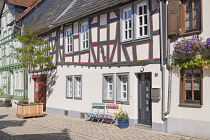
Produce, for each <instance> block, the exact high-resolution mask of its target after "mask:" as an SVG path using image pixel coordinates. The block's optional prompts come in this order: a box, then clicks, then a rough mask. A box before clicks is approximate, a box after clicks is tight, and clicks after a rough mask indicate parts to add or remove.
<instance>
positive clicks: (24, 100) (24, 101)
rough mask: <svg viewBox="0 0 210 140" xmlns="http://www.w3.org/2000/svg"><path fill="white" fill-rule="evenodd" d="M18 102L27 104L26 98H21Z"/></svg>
mask: <svg viewBox="0 0 210 140" xmlns="http://www.w3.org/2000/svg"><path fill="white" fill-rule="evenodd" d="M18 103H19V104H29V102H28V98H23V99H22V100H20V101H19V102H18Z"/></svg>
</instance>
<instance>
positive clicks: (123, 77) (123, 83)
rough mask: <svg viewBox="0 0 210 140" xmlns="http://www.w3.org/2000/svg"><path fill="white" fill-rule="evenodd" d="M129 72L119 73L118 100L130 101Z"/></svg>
mask: <svg viewBox="0 0 210 140" xmlns="http://www.w3.org/2000/svg"><path fill="white" fill-rule="evenodd" d="M128 85H129V81H128V74H117V102H123V103H129V89H128Z"/></svg>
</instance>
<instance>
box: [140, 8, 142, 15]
mask: <svg viewBox="0 0 210 140" xmlns="http://www.w3.org/2000/svg"><path fill="white" fill-rule="evenodd" d="M139 15H142V6H140V7H139Z"/></svg>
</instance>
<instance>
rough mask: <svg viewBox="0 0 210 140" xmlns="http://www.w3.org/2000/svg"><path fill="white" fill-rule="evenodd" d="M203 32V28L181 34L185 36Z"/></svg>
mask: <svg viewBox="0 0 210 140" xmlns="http://www.w3.org/2000/svg"><path fill="white" fill-rule="evenodd" d="M202 32H203V30H197V31H191V32H184V33H180V35H182V36H184V35H193V34H200V33H202Z"/></svg>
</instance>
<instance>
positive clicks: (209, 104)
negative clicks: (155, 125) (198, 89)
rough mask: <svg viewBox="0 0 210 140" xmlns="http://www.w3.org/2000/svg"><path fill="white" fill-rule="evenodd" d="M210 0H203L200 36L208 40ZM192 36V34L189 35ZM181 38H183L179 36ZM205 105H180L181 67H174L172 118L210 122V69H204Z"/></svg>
mask: <svg viewBox="0 0 210 140" xmlns="http://www.w3.org/2000/svg"><path fill="white" fill-rule="evenodd" d="M209 5H210V1H203V5H202V7H203V32H202V33H201V34H200V36H201V37H202V38H203V39H204V40H206V39H207V38H208V37H210V26H209V19H210V14H208V13H210V8H209ZM188 37H192V36H188ZM176 39H177V38H175V37H174V38H172V39H171V41H172V42H171V53H172V52H173V45H174V41H176ZM178 39H181V38H178ZM203 74H204V78H203V105H202V107H201V108H193V107H179V103H180V69H179V68H178V67H176V68H174V71H173V77H172V96H171V99H172V100H171V113H170V114H169V117H170V118H179V119H188V120H196V121H208V122H210V119H209V116H210V94H209V90H210V89H209V83H210V77H209V75H210V70H209V69H203Z"/></svg>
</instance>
